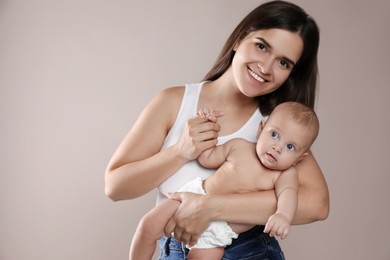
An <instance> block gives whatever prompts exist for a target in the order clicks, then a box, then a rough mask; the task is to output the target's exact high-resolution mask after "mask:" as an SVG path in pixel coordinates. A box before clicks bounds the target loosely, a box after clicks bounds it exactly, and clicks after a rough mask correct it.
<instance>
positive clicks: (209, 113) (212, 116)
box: [197, 107, 224, 122]
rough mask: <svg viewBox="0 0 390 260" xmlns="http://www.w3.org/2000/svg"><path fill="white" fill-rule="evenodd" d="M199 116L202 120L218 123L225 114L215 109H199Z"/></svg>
mask: <svg viewBox="0 0 390 260" xmlns="http://www.w3.org/2000/svg"><path fill="white" fill-rule="evenodd" d="M197 115H198V116H200V117H201V118H206V119H208V120H209V121H211V122H216V121H217V119H218V118H219V117H221V116H223V115H224V113H223V112H222V111H218V110H215V109H214V108H207V107H205V108H202V109H199V111H198V113H197Z"/></svg>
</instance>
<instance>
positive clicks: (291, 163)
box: [130, 102, 319, 260]
mask: <svg viewBox="0 0 390 260" xmlns="http://www.w3.org/2000/svg"><path fill="white" fill-rule="evenodd" d="M198 116H201V117H205V118H208V117H209V114H207V113H204V111H203V110H202V111H201V112H199V113H198ZM318 132H319V121H318V118H317V116H316V114H315V112H314V111H313V110H311V109H310V108H308V107H306V106H305V105H302V104H300V103H297V102H285V103H282V104H279V105H278V106H277V107H276V108H275V109H274V111H273V112H272V113H271V115H270V116H269V118H268V119H267V121H266V122H264V121H262V122H261V125H260V127H259V133H258V140H257V143H251V142H249V141H247V140H244V139H232V140H230V141H228V142H226V143H224V144H222V145H219V146H216V147H214V148H212V149H209V150H206V151H204V152H203V153H202V154H201V155H200V156H199V158H198V162H199V163H200V164H201V165H202V166H204V167H207V168H218V169H217V170H216V172H215V173H214V174H212V175H211V176H210V177H208V178H207V179H205V180H202V179H201V178H197V179H195V180H193V181H191V182H188V183H186V184H185V185H184V186H183V187H182V188H181V189H180V190H179V192H194V193H199V194H204V195H206V194H228V193H248V192H255V191H262V190H272V189H274V190H275V194H276V197H277V200H278V202H277V210H276V212H275V213H274V214H273V215H271V216H270V217H269V219H268V221H267V223H266V225H265V228H264V232H266V233H269V234H270V236H275V235H276V236H280V238H282V239H284V238H285V237H286V236H287V235H288V232H289V229H290V224H291V221H292V220H293V218H294V215H295V211H296V208H297V201H298V198H297V197H298V174H297V170H296V168H295V165H296V163H298V162H299V161H300V160H301V159H302V158H303V157H305V156H306V155H307V154H308V150H309V148H310V146H311V145H312V144H313V142H314V141H315V139H316V138H317V135H318ZM179 205H180V202H179V201H176V200H172V199H167V200H165V201H164V202H162V203H160V204H159V205H157V206H156V207H155V208H153V209H152V210H151V211H150V212H148V213H147V214H146V215H145V216H144V217H143V218H142V220H141V222H140V223H139V225H138V228H137V230H136V233H135V234H134V237H133V241H132V244H131V246H130V260H142V259H147V260H150V259H151V258H152V256H153V253H154V251H155V247H156V240H158V239H160V238H161V236H162V235H163V232H164V227H165V225H166V224H167V222H168V220H169V219H170V218H171V217H172V216H173V215H174V214H175V211H176V209H177V208H178V207H179ZM251 227H253V225H244V224H232V223H227V222H225V221H215V222H212V223H211V224H210V225H209V227H208V228H207V230H206V231H205V232H204V233H203V234H202V235H201V236H200V237H199V240H198V241H197V243H196V244H195V245H193V246H189V245H187V246H188V247H189V248H190V252H189V254H188V259H221V258H222V256H223V254H224V248H225V247H226V246H227V245H230V244H231V242H232V239H234V238H237V237H238V233H242V232H244V231H247V230H249V229H250V228H251Z"/></svg>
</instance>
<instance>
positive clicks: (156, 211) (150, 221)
mask: <svg viewBox="0 0 390 260" xmlns="http://www.w3.org/2000/svg"><path fill="white" fill-rule="evenodd" d="M179 205H180V202H179V201H177V200H171V199H167V200H166V201H164V202H161V203H160V204H159V205H157V206H156V207H154V208H153V209H152V210H151V211H149V212H148V213H147V214H146V215H145V216H143V218H142V219H141V221H140V223H139V224H138V227H137V230H136V231H135V234H134V237H133V240H132V242H131V246H130V253H129V255H130V260H143V259H145V260H150V259H152V257H153V254H154V251H155V250H156V241H157V240H158V239H160V238H161V237H162V236H163V234H164V228H165V225H166V224H167V222H168V220H169V219H170V218H171V217H172V216H173V214H175V212H176V210H177V208H178V207H179Z"/></svg>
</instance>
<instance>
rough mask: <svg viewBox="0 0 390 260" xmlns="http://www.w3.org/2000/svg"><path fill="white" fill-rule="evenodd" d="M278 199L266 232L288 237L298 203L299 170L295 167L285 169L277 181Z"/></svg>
mask: <svg viewBox="0 0 390 260" xmlns="http://www.w3.org/2000/svg"><path fill="white" fill-rule="evenodd" d="M275 193H276V197H277V200H278V203H277V210H276V213H275V214H273V215H271V216H270V217H269V219H268V221H267V223H266V225H265V228H264V232H266V233H268V232H269V233H270V236H275V235H276V236H280V238H281V239H284V238H286V237H287V235H288V232H289V230H290V224H291V221H292V220H293V218H294V215H295V212H296V210H297V204H298V172H297V170H296V169H295V167H290V168H289V169H287V170H285V171H283V172H282V173H281V174H280V176H279V178H278V179H277V181H276V183H275Z"/></svg>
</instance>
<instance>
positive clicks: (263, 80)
mask: <svg viewBox="0 0 390 260" xmlns="http://www.w3.org/2000/svg"><path fill="white" fill-rule="evenodd" d="M248 72H249V74H250V75H251V76H252V77H253V78H254V79H255V80H257V81H258V82H261V83H263V82H266V80H265V79H264V78H262V77H261V76H259V75H258V74H256V73H255V72H254V71H253V70H251V69H250V68H249V67H248Z"/></svg>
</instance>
